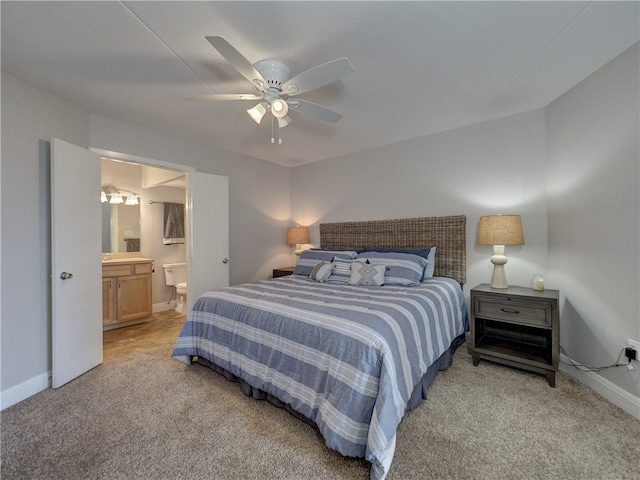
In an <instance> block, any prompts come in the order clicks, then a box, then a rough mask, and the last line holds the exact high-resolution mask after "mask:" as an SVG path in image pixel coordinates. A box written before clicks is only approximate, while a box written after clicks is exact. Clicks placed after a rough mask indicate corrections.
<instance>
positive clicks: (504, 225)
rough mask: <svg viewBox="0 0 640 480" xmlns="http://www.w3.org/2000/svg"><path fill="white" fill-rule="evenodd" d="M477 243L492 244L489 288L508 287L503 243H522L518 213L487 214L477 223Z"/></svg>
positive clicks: (522, 236)
mask: <svg viewBox="0 0 640 480" xmlns="http://www.w3.org/2000/svg"><path fill="white" fill-rule="evenodd" d="M477 243H478V245H493V256H492V257H491V263H493V276H492V277H491V288H509V285H507V277H506V274H505V273H504V265H505V263H507V257H506V256H505V254H504V247H505V245H524V233H523V231H522V219H521V218H520V215H487V216H484V217H480V222H479V223H478V242H477Z"/></svg>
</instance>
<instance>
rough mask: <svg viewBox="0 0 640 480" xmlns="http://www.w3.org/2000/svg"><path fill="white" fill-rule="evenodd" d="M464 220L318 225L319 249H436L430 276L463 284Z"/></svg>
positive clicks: (429, 219)
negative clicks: (433, 247) (451, 279)
mask: <svg viewBox="0 0 640 480" xmlns="http://www.w3.org/2000/svg"><path fill="white" fill-rule="evenodd" d="M466 224H467V217H466V216H464V215H455V216H447V217H420V218H400V219H394V220H369V221H364V222H338V223H321V224H320V247H321V248H326V249H335V250H347V249H352V248H353V249H360V248H371V247H396V248H421V247H431V246H436V247H437V249H436V266H435V272H434V275H435V276H437V277H449V278H453V279H455V280H457V281H458V282H459V283H460V284H464V283H465V282H466V281H467V253H466V248H467V244H466Z"/></svg>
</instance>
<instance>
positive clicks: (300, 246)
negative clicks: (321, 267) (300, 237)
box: [293, 243, 304, 256]
mask: <svg viewBox="0 0 640 480" xmlns="http://www.w3.org/2000/svg"><path fill="white" fill-rule="evenodd" d="M302 252H304V250H302V244H301V243H297V244H296V251H295V252H293V253H295V254H296V255H297V256H300V254H301V253H302Z"/></svg>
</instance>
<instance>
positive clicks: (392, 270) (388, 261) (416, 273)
mask: <svg viewBox="0 0 640 480" xmlns="http://www.w3.org/2000/svg"><path fill="white" fill-rule="evenodd" d="M357 260H369V262H370V263H375V264H380V265H386V266H387V267H388V269H387V273H386V274H385V276H384V284H385V285H405V286H414V285H420V282H421V281H422V276H423V274H424V269H425V267H426V266H427V264H428V262H427V259H426V258H423V257H420V256H418V255H413V254H410V253H396V252H365V253H361V254H360V255H358V257H357Z"/></svg>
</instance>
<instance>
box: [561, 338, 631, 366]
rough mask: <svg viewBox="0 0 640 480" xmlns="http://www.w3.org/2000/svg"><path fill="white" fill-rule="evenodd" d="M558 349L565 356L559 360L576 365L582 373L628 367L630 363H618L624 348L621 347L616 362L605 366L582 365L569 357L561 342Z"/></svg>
mask: <svg viewBox="0 0 640 480" xmlns="http://www.w3.org/2000/svg"><path fill="white" fill-rule="evenodd" d="M560 350H561V351H562V352H563V353H564V354H565V356H566V360H565V359H562V358H561V359H560V360H561V361H562V362H564V363H566V364H567V365H571V366H573V367H576V368H577V369H578V370H580V371H581V372H582V373H586V372H601V371H603V370H606V369H608V368H614V367H628V366H629V365H630V363H620V359H621V358H622V354H623V353H624V348H622V350H620V355H618V359H617V360H616V363H614V364H612V365H605V366H602V367H588V366H586V365H582V364H581V363H578V362H576V361H575V360H573V359H571V358H569V356H568V355H567V352H566V350H565V349H564V347H563V346H562V344H560Z"/></svg>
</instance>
